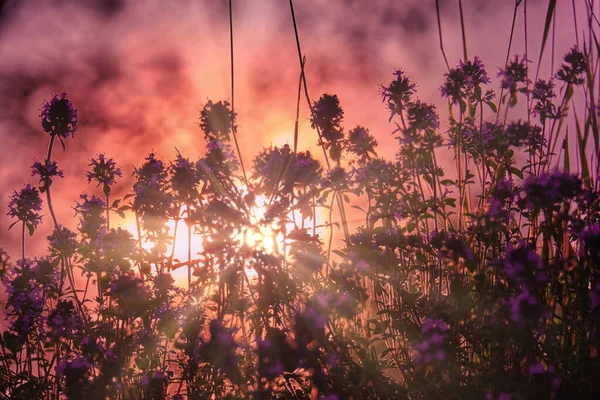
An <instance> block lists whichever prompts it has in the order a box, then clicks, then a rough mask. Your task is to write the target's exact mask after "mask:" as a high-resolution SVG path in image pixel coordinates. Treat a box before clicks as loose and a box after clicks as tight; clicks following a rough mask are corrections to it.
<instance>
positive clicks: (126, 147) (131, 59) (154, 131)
mask: <svg viewBox="0 0 600 400" xmlns="http://www.w3.org/2000/svg"><path fill="white" fill-rule="evenodd" d="M524 1H525V2H527V29H528V32H527V34H528V58H529V59H530V60H533V61H535V62H537V59H538V52H539V48H540V43H541V36H542V32H543V25H544V20H545V16H546V9H547V1H545V0H537V1H534V0H529V1H527V0H524ZM439 3H440V7H441V19H442V29H443V40H444V45H445V50H446V55H447V57H448V61H449V63H450V65H451V66H455V65H456V63H457V61H458V59H459V58H461V57H462V38H461V29H460V19H459V11H458V0H443V1H442V0H440V2H439ZM557 3H558V5H557V12H556V16H557V18H558V20H557V21H556V32H555V33H556V36H555V39H556V43H555V51H556V55H555V63H554V64H555V65H558V64H559V62H560V61H561V57H562V55H563V54H564V53H565V52H566V51H567V50H568V49H569V48H570V47H571V46H572V45H573V44H574V43H575V28H574V23H573V8H572V7H573V6H572V3H571V2H570V1H559V2H557ZM575 3H576V7H577V15H578V18H579V19H580V21H582V22H583V21H584V19H585V9H584V4H585V3H584V1H583V0H576V1H575ZM0 6H1V11H0V138H1V143H2V148H1V153H0V154H1V156H0V210H2V211H1V212H0V246H2V245H3V246H5V247H6V248H7V249H8V250H9V251H10V252H11V253H12V255H13V257H17V255H18V243H19V240H20V239H19V234H20V230H18V229H15V230H12V231H8V230H7V228H8V225H9V224H10V220H9V218H8V217H7V216H6V211H7V207H6V205H7V203H8V197H9V196H10V194H11V193H12V190H13V189H17V190H18V189H20V188H21V187H22V186H23V184H24V183H32V184H37V179H35V178H32V177H31V176H30V174H31V172H30V166H31V164H32V163H33V160H34V159H36V158H37V159H38V160H43V158H44V157H45V152H46V146H47V142H48V136H47V135H46V134H45V133H44V132H43V130H42V129H41V126H40V124H39V117H38V115H39V111H40V108H41V106H42V104H43V100H49V99H50V98H51V96H52V93H53V92H54V91H56V92H59V93H60V92H62V91H63V90H64V91H66V92H67V93H68V94H69V98H70V99H71V100H72V101H73V103H74V104H75V106H76V108H77V109H78V111H79V118H80V130H79V132H78V133H77V134H76V137H75V139H74V140H72V139H69V140H68V141H67V142H66V145H67V151H66V152H63V151H62V149H61V148H60V146H58V147H56V150H55V155H56V157H55V158H56V159H57V160H58V163H59V167H60V168H61V169H64V171H65V179H62V180H58V181H55V183H54V184H53V187H52V189H53V196H54V199H55V201H54V203H55V204H57V205H60V206H57V207H58V219H59V221H61V222H62V223H64V224H66V225H68V226H69V227H71V228H74V227H75V225H76V222H75V220H74V218H73V216H74V211H73V210H72V206H73V205H74V201H75V200H76V199H77V198H78V196H79V193H81V192H83V191H87V192H88V193H96V191H97V190H98V189H97V188H95V187H94V186H92V185H88V184H87V181H86V179H85V176H84V172H85V170H86V169H87V165H88V163H89V161H88V160H89V158H90V157H93V156H95V155H97V153H99V152H105V153H106V154H107V156H111V157H115V158H116V160H117V162H118V164H119V165H120V166H121V167H122V168H123V172H124V177H125V178H126V179H123V180H121V183H120V186H119V188H120V189H119V190H120V191H121V194H123V193H125V192H126V191H127V190H129V188H130V183H131V181H130V180H129V176H130V175H131V172H132V170H133V165H136V166H138V165H140V164H141V163H142V162H143V159H144V157H146V155H147V153H148V152H150V151H152V150H154V151H156V152H157V153H158V155H159V156H160V157H162V158H163V159H171V158H173V157H174V155H175V147H177V148H178V149H180V150H181V151H182V153H183V154H184V155H185V156H189V157H191V158H196V157H197V156H200V155H202V154H203V151H204V143H203V138H202V133H201V132H200V130H199V128H198V127H197V123H198V115H199V109H200V108H201V107H202V105H203V104H204V103H205V102H206V101H207V100H208V99H212V100H215V101H218V100H227V99H230V96H231V94H230V93H231V91H230V90H231V88H230V76H229V74H230V69H229V68H230V65H229V63H230V59H229V15H228V2H227V1H226V0H195V1H191V0H169V1H166V0H164V1H159V0H145V1H142V0H136V1H133V0H132V1H125V0H88V1H82V0H38V1H33V0H18V1H16V0H13V1H10V0H9V1H1V0H0ZM294 6H295V11H296V18H297V22H298V29H299V34H300V39H301V42H302V50H303V52H304V54H305V55H306V57H307V65H306V72H307V80H308V86H309V92H310V95H311V97H312V99H313V100H316V99H317V98H318V97H319V96H320V95H321V94H323V93H336V94H338V96H339V97H340V99H341V103H342V107H343V108H344V111H345V123H344V125H345V126H346V127H347V128H352V127H353V126H355V125H356V124H360V125H364V126H366V127H368V128H370V129H371V132H372V133H373V134H375V136H376V137H377V139H378V141H379V143H380V148H379V152H380V154H381V155H384V156H386V157H393V155H394V152H395V143H394V140H393V138H392V136H391V135H390V133H391V132H392V130H393V127H392V125H390V124H389V123H388V114H387V110H386V108H385V106H384V105H383V104H382V103H381V97H380V95H379V93H378V86H379V84H382V83H385V84H387V83H389V81H390V80H391V79H392V78H393V75H392V73H393V72H394V70H395V69H396V68H402V69H404V70H405V71H406V72H407V73H408V75H409V76H410V77H411V79H412V80H413V81H415V82H417V84H418V87H417V89H418V97H419V98H420V99H421V100H423V101H426V102H433V103H435V104H437V105H438V109H439V111H440V114H441V116H442V129H446V124H445V119H444V118H443V117H444V115H446V114H447V104H446V102H445V101H442V100H441V98H440V96H439V86H440V85H441V83H442V81H443V74H444V72H445V71H446V66H445V63H444V60H443V58H442V54H441V52H440V49H439V39H438V30H437V29H438V26H437V21H436V14H435V0H364V1H358V0H355V1H353V0H296V1H295V2H294ZM463 7H464V17H465V24H466V33H467V42H468V54H469V57H470V58H472V57H473V56H474V55H478V56H479V57H480V58H482V59H483V61H484V62H485V64H486V67H487V69H488V72H489V73H490V76H491V77H492V78H493V87H494V88H496V87H497V81H496V80H495V79H494V78H495V77H496V75H497V72H498V67H500V66H503V65H504V61H505V57H506V51H507V46H508V38H509V34H510V28H511V22H512V15H513V10H514V1H510V0H504V1H499V0H489V1H488V0H464V1H463ZM233 8H234V10H233V11H234V37H235V78H236V97H235V106H236V111H237V112H238V114H239V116H238V121H239V125H240V128H239V141H240V145H241V148H242V151H243V154H244V159H245V164H246V166H247V167H249V166H250V164H251V160H252V158H253V157H254V156H255V155H256V153H257V152H258V151H259V150H260V149H261V148H262V147H263V146H268V145H270V144H273V145H282V144H284V143H286V142H287V143H290V144H291V143H293V126H294V117H295V109H296V96H297V85H298V77H299V72H300V68H299V64H298V55H297V49H296V43H295V38H294V32H293V26H292V21H291V15H290V9H289V3H288V1H287V0H233ZM523 10H524V9H523V6H521V7H520V8H519V14H518V16H517V21H516V30H515V36H514V39H513V47H512V51H511V54H515V53H518V54H523V53H524V52H525V40H524V25H525V24H524V15H523ZM550 41H551V39H549V45H551V43H550ZM549 49H550V47H548V48H547V50H546V52H545V54H544V59H543V67H542V73H541V76H546V75H547V74H548V73H549V70H550V61H551V60H550V57H551V51H550V50H549ZM535 62H534V63H533V64H531V66H532V67H533V68H535V67H536V66H537V65H536V63H535ZM300 120H301V130H300V136H301V138H300V149H301V150H304V149H312V150H313V152H314V154H320V151H319V152H317V151H316V150H318V149H317V148H316V146H315V143H316V133H315V132H313V131H311V130H310V129H309V128H310V127H309V123H308V110H307V107H306V103H305V102H303V103H302V109H301V116H300ZM445 160H446V162H451V157H450V156H449V157H446V158H445ZM45 220H46V223H45V224H44V226H43V227H42V228H41V229H40V230H39V232H37V233H36V234H35V236H34V239H33V240H31V239H28V251H27V252H28V253H30V254H36V255H40V254H42V253H43V251H44V247H45V244H44V243H43V240H41V239H43V238H44V236H45V235H46V234H47V233H48V232H49V230H50V228H51V221H50V218H49V216H48V215H47V216H46V218H45Z"/></svg>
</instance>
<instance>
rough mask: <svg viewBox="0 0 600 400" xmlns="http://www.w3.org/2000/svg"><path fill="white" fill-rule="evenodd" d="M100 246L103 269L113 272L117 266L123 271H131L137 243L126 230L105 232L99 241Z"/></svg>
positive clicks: (99, 236) (99, 237)
mask: <svg viewBox="0 0 600 400" xmlns="http://www.w3.org/2000/svg"><path fill="white" fill-rule="evenodd" d="M97 243H98V245H99V250H100V251H99V254H100V256H101V263H102V266H103V269H106V270H108V271H110V270H113V269H114V268H115V267H116V266H117V265H118V266H120V267H121V270H123V271H126V270H128V269H129V261H127V259H129V258H131V257H132V255H133V251H134V249H135V242H134V240H133V237H132V236H131V233H130V232H129V231H127V230H125V229H122V228H117V229H112V228H111V229H110V230H109V231H108V232H106V231H105V230H103V231H102V232H101V233H100V234H99V235H98V239H97Z"/></svg>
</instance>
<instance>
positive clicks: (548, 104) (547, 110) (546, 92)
mask: <svg viewBox="0 0 600 400" xmlns="http://www.w3.org/2000/svg"><path fill="white" fill-rule="evenodd" d="M532 95H533V100H534V101H535V104H534V105H533V115H539V116H540V121H541V122H542V124H543V123H544V121H545V120H546V118H551V119H555V118H559V117H560V115H559V114H558V112H557V111H556V106H555V105H554V104H553V103H552V100H553V99H554V97H555V96H556V94H555V93H554V83H553V82H552V80H548V81H545V80H543V79H538V80H537V82H535V85H534V87H533V91H532Z"/></svg>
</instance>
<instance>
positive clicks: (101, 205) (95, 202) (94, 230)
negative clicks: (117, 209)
mask: <svg viewBox="0 0 600 400" xmlns="http://www.w3.org/2000/svg"><path fill="white" fill-rule="evenodd" d="M79 198H80V199H81V200H83V201H82V202H81V203H76V206H75V213H76V214H77V215H78V216H79V223H80V225H79V231H80V232H81V233H82V234H83V235H84V236H86V237H88V238H89V239H92V240H94V239H96V238H97V237H98V234H99V233H100V232H101V231H102V230H103V229H104V226H105V225H106V218H105V217H104V213H105V212H106V203H105V202H104V201H103V200H102V199H101V198H100V197H98V196H96V195H92V197H91V198H89V197H88V195H87V194H82V195H80V196H79Z"/></svg>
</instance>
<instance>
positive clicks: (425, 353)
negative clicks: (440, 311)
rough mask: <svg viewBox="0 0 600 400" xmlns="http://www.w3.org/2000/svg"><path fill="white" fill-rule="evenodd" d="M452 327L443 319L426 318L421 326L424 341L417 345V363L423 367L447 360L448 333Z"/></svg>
mask: <svg viewBox="0 0 600 400" xmlns="http://www.w3.org/2000/svg"><path fill="white" fill-rule="evenodd" d="M449 329H450V327H449V326H448V324H447V323H446V322H445V321H444V320H443V319H441V318H435V319H434V318H425V319H424V320H423V324H422V325H421V337H422V338H423V340H422V341H421V342H419V343H417V344H416V345H415V349H416V350H417V354H416V357H415V361H416V363H417V364H419V365H421V366H427V365H429V364H431V363H432V362H440V361H444V360H445V359H446V351H445V347H446V341H447V332H448V331H449Z"/></svg>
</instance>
